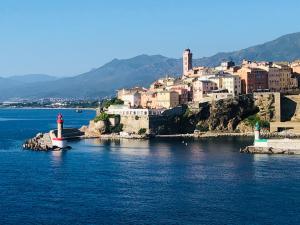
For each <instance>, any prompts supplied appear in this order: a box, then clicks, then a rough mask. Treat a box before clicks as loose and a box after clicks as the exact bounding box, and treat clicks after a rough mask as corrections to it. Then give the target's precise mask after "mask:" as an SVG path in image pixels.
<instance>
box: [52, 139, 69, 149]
mask: <svg viewBox="0 0 300 225" xmlns="http://www.w3.org/2000/svg"><path fill="white" fill-rule="evenodd" d="M52 145H53V146H56V147H58V148H67V147H68V145H67V141H66V140H65V139H63V138H52Z"/></svg>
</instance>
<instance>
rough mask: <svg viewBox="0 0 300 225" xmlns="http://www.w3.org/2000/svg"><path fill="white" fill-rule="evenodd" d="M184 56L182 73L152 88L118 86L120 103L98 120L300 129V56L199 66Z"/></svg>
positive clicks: (149, 127)
mask: <svg viewBox="0 0 300 225" xmlns="http://www.w3.org/2000/svg"><path fill="white" fill-rule="evenodd" d="M182 59H183V62H182V63H183V72H182V76H180V77H172V76H165V77H163V78H161V79H158V80H156V81H154V82H153V83H152V84H151V85H150V87H149V88H144V87H133V88H129V89H120V90H118V91H117V97H116V99H117V100H119V102H118V103H115V102H113V103H112V104H109V105H107V107H103V108H101V109H100V110H99V111H98V119H96V120H95V121H97V122H99V121H103V120H106V121H108V123H106V125H107V124H109V126H110V127H111V126H112V127H115V126H117V125H118V126H119V128H120V127H122V129H117V130H122V131H123V132H125V133H128V134H137V133H146V134H173V133H191V132H195V131H199V132H202V131H203V132H207V131H217V132H237V133H245V132H251V131H252V130H253V127H254V124H255V122H257V121H259V122H260V123H262V124H263V125H264V127H265V128H266V129H268V130H271V131H273V132H275V131H282V130H286V129H287V128H288V129H289V130H293V131H295V132H298V130H299V131H300V126H299V124H298V123H297V121H298V111H297V110H298V108H297V107H296V106H297V104H298V103H299V104H298V105H300V99H298V97H299V95H298V94H299V78H300V61H294V62H292V63H289V62H265V61H259V62H258V61H248V60H243V61H242V64H241V65H235V63H234V62H232V61H226V62H223V63H221V65H220V66H217V67H203V66H200V67H193V57H192V52H191V50H190V49H185V50H184V52H183V58H182ZM289 96H290V97H289ZM287 99H288V100H287ZM289 101H292V102H294V106H291V104H289V105H288V102H289ZM292 105H293V104H292ZM299 108H300V107H299ZM285 111H288V112H286V113H285ZM299 114H300V111H299ZM104 115H106V116H104ZM299 119H300V118H299ZM95 121H94V122H95ZM94 122H92V124H91V125H90V127H93V128H92V129H91V130H93V129H94V127H95V124H93V123H94ZM284 122H285V123H284ZM184 126H186V127H184ZM96 127H97V126H96ZM86 130H87V131H89V129H86ZM103 132H104V133H105V132H106V129H103V130H102V133H103ZM87 133H89V132H87ZM90 133H95V132H90ZM100 133H101V132H100Z"/></svg>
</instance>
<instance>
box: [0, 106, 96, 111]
mask: <svg viewBox="0 0 300 225" xmlns="http://www.w3.org/2000/svg"><path fill="white" fill-rule="evenodd" d="M0 109H26V110H30V109H50V110H51V109H56V110H59V109H63V110H65V109H70V110H76V109H80V110H85V111H87V110H94V111H96V110H97V109H96V108H77V107H76V108H74V107H73V108H67V107H60V108H51V107H0Z"/></svg>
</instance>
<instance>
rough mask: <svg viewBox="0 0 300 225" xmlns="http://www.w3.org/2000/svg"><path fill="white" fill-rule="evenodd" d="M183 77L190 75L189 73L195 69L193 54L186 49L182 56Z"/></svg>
mask: <svg viewBox="0 0 300 225" xmlns="http://www.w3.org/2000/svg"><path fill="white" fill-rule="evenodd" d="M182 62H183V75H188V72H189V71H190V70H191V69H193V54H192V53H191V50H190V49H185V50H184V52H183V56H182Z"/></svg>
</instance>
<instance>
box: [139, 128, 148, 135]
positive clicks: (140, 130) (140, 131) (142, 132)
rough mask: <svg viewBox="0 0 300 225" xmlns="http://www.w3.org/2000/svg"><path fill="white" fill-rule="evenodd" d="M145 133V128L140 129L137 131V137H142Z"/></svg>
mask: <svg viewBox="0 0 300 225" xmlns="http://www.w3.org/2000/svg"><path fill="white" fill-rule="evenodd" d="M146 131H147V129H146V128H141V129H139V131H138V134H139V135H143V134H145V133H146Z"/></svg>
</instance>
